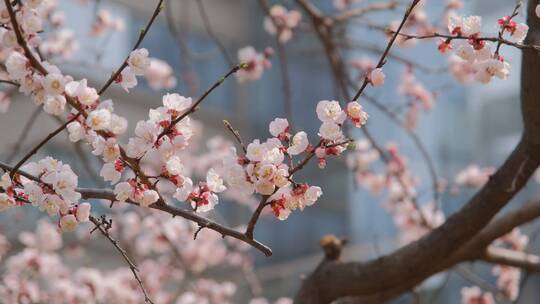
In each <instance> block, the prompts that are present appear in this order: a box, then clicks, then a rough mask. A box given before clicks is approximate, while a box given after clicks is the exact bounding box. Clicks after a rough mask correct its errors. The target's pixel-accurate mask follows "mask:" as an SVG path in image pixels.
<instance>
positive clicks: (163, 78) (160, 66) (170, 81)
mask: <svg viewBox="0 0 540 304" xmlns="http://www.w3.org/2000/svg"><path fill="white" fill-rule="evenodd" d="M144 77H145V78H146V80H147V81H148V85H149V86H150V87H151V88H152V89H154V90H156V91H157V90H161V89H172V88H174V87H175V86H176V77H174V71H173V69H172V67H171V66H170V65H169V64H168V63H167V62H165V61H163V60H160V59H157V58H150V66H148V68H147V69H146V71H145V73H144Z"/></svg>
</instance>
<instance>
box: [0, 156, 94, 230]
mask: <svg viewBox="0 0 540 304" xmlns="http://www.w3.org/2000/svg"><path fill="white" fill-rule="evenodd" d="M23 170H25V172H26V173H28V174H31V175H32V176H36V177H38V178H39V180H40V182H36V181H34V180H30V179H28V178H25V177H24V176H21V175H18V174H16V175H14V179H13V180H12V179H11V178H10V175H9V174H8V173H5V174H4V175H3V176H2V178H1V180H0V188H1V189H2V191H3V192H2V193H0V210H6V209H8V208H11V207H16V206H19V205H24V204H25V203H31V204H32V205H33V206H35V207H38V208H39V209H40V210H41V211H44V212H46V213H47V214H48V215H49V216H54V215H59V217H60V219H59V223H58V225H59V228H60V229H61V230H62V231H73V230H75V228H76V227H77V225H78V224H79V223H84V222H87V221H88V217H89V215H90V204H88V203H82V204H79V203H78V201H79V199H80V198H81V195H80V193H78V192H77V191H76V187H77V179H78V178H77V175H75V173H73V171H72V170H71V167H70V166H69V165H67V164H63V163H62V162H61V161H58V160H55V159H53V158H51V157H47V158H44V159H42V160H40V161H39V162H37V163H34V162H32V163H28V164H27V165H25V166H24V167H23Z"/></svg>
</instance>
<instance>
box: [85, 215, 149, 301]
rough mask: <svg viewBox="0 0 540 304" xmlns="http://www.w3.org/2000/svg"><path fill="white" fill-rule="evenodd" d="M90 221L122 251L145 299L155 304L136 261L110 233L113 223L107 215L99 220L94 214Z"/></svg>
mask: <svg viewBox="0 0 540 304" xmlns="http://www.w3.org/2000/svg"><path fill="white" fill-rule="evenodd" d="M90 221H91V222H92V223H93V224H94V225H95V226H96V229H98V230H99V232H101V234H103V236H105V237H106V238H107V239H108V240H109V242H111V244H113V246H114V248H116V250H117V251H118V252H120V254H121V255H122V257H123V258H124V260H125V261H126V263H127V264H128V266H129V269H130V270H131V272H132V273H133V276H134V277H135V280H137V283H138V284H139V286H140V287H141V290H142V292H143V294H144V301H145V302H146V303H150V304H154V302H153V301H152V299H150V296H149V295H148V292H147V291H146V288H145V287H144V284H143V282H142V280H141V278H140V276H139V269H138V268H137V266H136V265H135V263H133V262H132V261H131V259H130V258H129V256H128V255H127V252H126V251H125V250H124V249H123V248H122V247H120V245H119V244H118V242H117V241H116V240H115V239H114V238H113V237H112V236H111V235H110V234H109V229H110V228H111V223H110V222H107V221H106V219H105V216H102V218H101V220H99V219H97V218H95V217H93V216H90Z"/></svg>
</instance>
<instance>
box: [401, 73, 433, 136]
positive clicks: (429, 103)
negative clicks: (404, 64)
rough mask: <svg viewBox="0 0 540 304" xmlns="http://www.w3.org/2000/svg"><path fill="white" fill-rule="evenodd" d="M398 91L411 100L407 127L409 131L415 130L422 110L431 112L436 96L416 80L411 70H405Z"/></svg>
mask: <svg viewBox="0 0 540 304" xmlns="http://www.w3.org/2000/svg"><path fill="white" fill-rule="evenodd" d="M398 91H399V93H400V94H402V95H404V96H406V97H408V98H409V103H408V110H407V112H406V113H405V126H406V127H407V128H409V129H414V128H415V127H416V125H417V121H418V112H419V110H420V108H423V109H424V110H425V111H429V110H431V109H432V108H433V103H434V101H435V94H434V93H433V92H430V91H428V90H427V89H426V88H425V87H424V86H423V85H422V84H421V83H420V82H418V81H417V80H416V77H415V76H414V74H413V72H412V69H410V68H407V69H406V70H405V73H404V75H403V78H402V81H401V84H400V85H399V87H398Z"/></svg>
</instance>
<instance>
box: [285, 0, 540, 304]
mask: <svg viewBox="0 0 540 304" xmlns="http://www.w3.org/2000/svg"><path fill="white" fill-rule="evenodd" d="M536 2H537V1H536V0H529V8H528V16H529V17H528V19H527V22H528V24H529V27H530V30H529V35H528V38H527V40H526V42H527V43H531V44H536V45H538V44H539V42H540V38H539V37H538V36H539V35H540V19H539V18H537V17H536V16H535V12H534V9H535V7H536V4H537V3H536ZM538 79H540V55H539V54H538V53H537V52H536V51H534V50H524V51H523V65H522V84H521V108H522V112H523V123H524V132H523V136H522V139H521V141H520V142H519V144H518V146H517V147H516V148H515V150H514V151H513V152H512V154H511V155H510V156H509V157H508V159H507V160H506V161H505V163H504V164H503V165H502V166H501V167H500V168H499V169H498V170H497V172H496V173H495V174H494V175H493V176H492V177H491V178H490V180H489V182H488V183H487V184H486V185H485V186H484V187H483V188H482V189H481V190H480V191H479V192H478V193H477V194H476V195H475V196H474V197H473V198H472V199H471V200H470V201H469V202H468V203H467V204H466V205H465V206H464V207H463V208H462V209H461V210H460V211H459V212H457V213H455V214H454V215H452V216H451V217H450V218H448V220H447V221H446V222H445V223H444V224H443V225H442V226H440V227H439V228H437V229H435V230H433V231H432V232H431V233H429V234H428V235H426V236H424V237H422V238H421V239H420V240H418V241H416V242H413V243H411V244H409V245H407V246H405V247H403V248H401V249H399V250H397V251H396V252H394V253H392V254H389V255H386V256H382V257H380V258H378V259H376V260H373V261H370V262H367V263H359V262H348V263H345V262H341V261H340V260H339V259H337V260H332V259H328V258H326V259H325V260H324V261H323V262H322V263H321V264H320V265H319V266H318V267H317V269H315V271H314V272H313V273H312V274H311V275H309V276H308V277H307V278H306V279H305V280H304V282H303V284H302V286H301V289H300V291H299V292H298V294H297V296H296V298H295V303H309V304H318V303H321V304H322V303H330V302H332V301H334V300H336V299H338V298H343V297H357V300H358V302H366V303H371V302H375V303H377V302H378V303H380V302H382V301H384V300H386V299H389V298H393V297H396V296H397V295H399V294H401V293H403V292H406V291H408V290H410V289H411V288H412V287H414V286H415V285H417V284H418V283H420V282H422V281H423V280H425V279H426V278H428V277H430V276H431V275H433V274H435V273H437V272H440V271H442V270H444V269H447V268H448V267H450V266H452V265H454V264H456V263H459V262H461V261H463V260H466V259H470V258H471V255H468V253H467V252H461V251H459V250H460V248H461V247H464V248H469V247H466V244H467V242H468V241H469V240H471V239H472V238H473V237H474V236H475V235H476V234H478V233H479V232H480V231H481V230H482V229H483V228H484V227H486V225H488V223H489V222H490V221H491V220H492V219H493V217H494V216H495V215H496V214H497V213H498V212H499V211H500V210H501V209H502V208H503V207H504V206H505V205H506V204H507V203H508V202H509V201H510V200H511V199H512V198H513V197H514V195H515V194H516V193H518V192H519V191H520V189H521V188H522V187H523V186H524V185H525V184H526V183H527V181H528V179H529V178H530V176H531V175H532V174H533V173H534V171H535V170H536V168H537V167H538V165H539V163H540V159H539V158H540V85H538V84H537V82H538ZM484 249H485V248H481V250H484ZM456 252H459V255H456Z"/></svg>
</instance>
